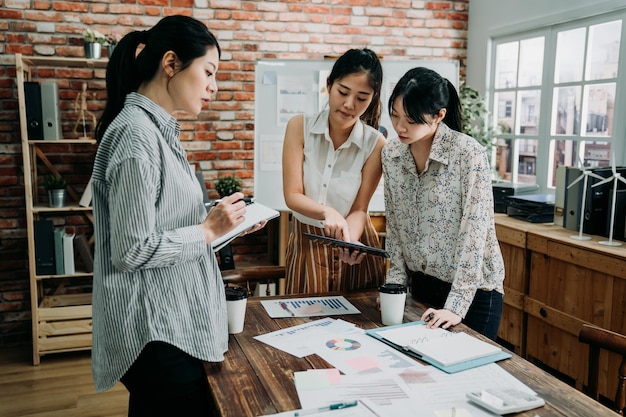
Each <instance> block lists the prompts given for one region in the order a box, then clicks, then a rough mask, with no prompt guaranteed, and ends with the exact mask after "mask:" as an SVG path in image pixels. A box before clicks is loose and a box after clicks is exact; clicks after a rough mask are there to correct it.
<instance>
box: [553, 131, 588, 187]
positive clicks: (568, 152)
mask: <svg viewBox="0 0 626 417" xmlns="http://www.w3.org/2000/svg"><path fill="white" fill-rule="evenodd" d="M577 146H578V141H575V140H552V141H551V143H550V151H551V153H552V154H551V158H550V162H551V164H550V168H551V169H550V172H549V173H548V186H550V187H555V186H556V169H557V167H558V166H559V165H565V166H569V167H576V166H580V163H579V162H578V157H577V156H576V155H577V152H576V148H577Z"/></svg>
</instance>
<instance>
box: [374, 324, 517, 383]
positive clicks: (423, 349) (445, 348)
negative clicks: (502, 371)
mask: <svg viewBox="0 0 626 417" xmlns="http://www.w3.org/2000/svg"><path fill="white" fill-rule="evenodd" d="M367 334H369V335H370V336H372V337H375V338H377V339H379V340H381V341H383V342H385V343H387V344H389V345H391V346H394V347H395V348H397V349H400V350H404V351H406V352H407V353H409V354H412V355H413V356H415V357H417V358H419V359H421V360H423V361H425V362H428V363H430V364H431V365H433V366H436V367H437V368H439V369H441V370H443V371H445V372H449V373H453V372H459V371H462V370H465V369H469V368H473V367H476V366H481V365H485V364H487V363H491V362H496V361H499V360H502V359H507V358H510V357H511V355H510V354H509V353H506V352H504V351H503V350H502V348H500V347H499V346H496V345H493V344H491V343H487V342H484V341H482V340H480V339H477V338H475V337H473V336H470V335H469V334H467V333H464V332H450V331H448V330H444V329H441V328H436V329H429V328H428V327H426V323H424V322H423V321H417V322H412V323H405V324H400V325H397V326H388V327H381V328H379V329H372V330H368V331H367Z"/></svg>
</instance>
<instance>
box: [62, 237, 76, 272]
mask: <svg viewBox="0 0 626 417" xmlns="http://www.w3.org/2000/svg"><path fill="white" fill-rule="evenodd" d="M74 236H75V235H74V233H67V232H65V233H64V234H63V266H64V267H65V274H67V275H72V274H75V273H76V269H75V267H74Z"/></svg>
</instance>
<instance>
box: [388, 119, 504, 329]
mask: <svg viewBox="0 0 626 417" xmlns="http://www.w3.org/2000/svg"><path fill="white" fill-rule="evenodd" d="M382 162H383V178H384V181H385V210H386V220H387V234H386V250H387V251H388V252H389V254H390V257H391V263H390V267H389V271H388V273H387V279H386V281H387V282H396V283H403V284H406V283H407V270H410V271H415V272H423V273H425V274H428V275H432V276H434V277H437V278H438V279H440V280H442V281H446V282H450V283H451V284H452V289H451V291H450V294H449V295H448V299H447V300H446V303H445V305H444V308H445V309H447V310H450V311H452V312H453V313H455V314H457V315H459V316H461V317H462V318H464V317H465V314H466V313H467V311H468V309H469V307H470V305H471V303H472V300H473V299H474V294H475V293H476V290H477V289H482V290H487V291H491V290H496V291H498V292H500V293H504V289H503V280H504V263H503V260H502V254H501V252H500V246H499V243H498V240H497V238H496V231H495V225H494V215H493V213H494V212H493V191H492V187H491V170H490V167H489V163H488V160H487V154H486V152H485V150H484V149H483V147H482V146H481V145H480V144H479V143H478V142H477V141H476V140H475V139H473V138H472V137H470V136H467V135H465V134H463V133H459V132H457V131H455V130H452V129H450V128H449V127H448V126H447V125H445V124H444V123H440V124H439V127H438V128H437V131H436V133H435V137H434V139H433V144H432V147H431V151H430V155H429V157H428V160H427V162H426V166H425V169H424V171H423V172H422V173H421V174H418V173H417V168H416V166H415V162H414V160H413V156H412V154H411V152H410V150H409V146H408V145H406V144H403V143H401V142H400V141H399V140H398V139H397V138H394V139H391V140H389V141H388V142H387V144H386V145H385V147H384V149H383V152H382Z"/></svg>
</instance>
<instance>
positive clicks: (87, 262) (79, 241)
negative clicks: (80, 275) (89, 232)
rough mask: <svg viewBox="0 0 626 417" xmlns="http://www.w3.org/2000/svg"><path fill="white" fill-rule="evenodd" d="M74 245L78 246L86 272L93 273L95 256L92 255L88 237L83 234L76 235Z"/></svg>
mask: <svg viewBox="0 0 626 417" xmlns="http://www.w3.org/2000/svg"><path fill="white" fill-rule="evenodd" d="M74 244H75V245H76V249H78V254H79V255H80V257H81V259H82V261H83V265H84V267H85V272H93V255H92V254H91V246H90V245H89V241H88V240H87V236H85V235H83V234H80V235H76V237H75V238H74Z"/></svg>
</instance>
